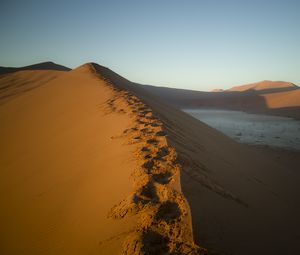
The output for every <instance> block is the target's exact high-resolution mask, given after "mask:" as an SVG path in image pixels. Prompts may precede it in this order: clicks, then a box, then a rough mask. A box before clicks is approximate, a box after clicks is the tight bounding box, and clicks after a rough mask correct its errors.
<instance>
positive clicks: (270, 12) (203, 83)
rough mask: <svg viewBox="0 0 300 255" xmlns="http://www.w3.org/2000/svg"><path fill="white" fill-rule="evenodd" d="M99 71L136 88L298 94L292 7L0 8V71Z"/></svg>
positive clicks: (238, 1) (223, 0)
mask: <svg viewBox="0 0 300 255" xmlns="http://www.w3.org/2000/svg"><path fill="white" fill-rule="evenodd" d="M42 61H54V62H57V63H59V64H62V65H66V66H69V67H72V68H73V67H76V66H79V65H81V64H83V63H85V62H91V61H93V62H97V63H99V64H101V65H105V66H107V67H109V68H111V69H113V70H114V71H116V72H118V73H119V74H121V75H123V76H125V77H126V78H128V79H130V80H132V81H136V82H139V83H144V84H153V85H161V86H171V87H178V88H189V89H197V90H211V89H213V88H228V87H231V86H233V85H237V84H244V83H249V82H255V81H260V80H265V79H270V80H285V81H291V82H294V83H296V84H298V85H300V1H299V0H294V1H292V0H269V1H268V0H252V1H249V0H235V1H234V0H198V1H197V0H195V1H189V0H181V1H177V0H159V1H158V0H157V1H156V0H147V1H146V0H135V1H133V0H126V1H125V0H122V1H114V0H107V1H99V0H98V1H88V0H86V1H76V0H74V1H63V0H61V1H57V0H51V1H50V0H49V1H48V0H39V1H31V0H26V1H25V0H19V1H16V0H2V1H1V3H0V65H1V66H23V65H28V64H33V63H37V62H42Z"/></svg>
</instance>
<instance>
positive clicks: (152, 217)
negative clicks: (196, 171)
mask: <svg viewBox="0 0 300 255" xmlns="http://www.w3.org/2000/svg"><path fill="white" fill-rule="evenodd" d="M96 68H97V66H96ZM96 68H95V64H86V65H84V66H82V67H80V69H85V70H88V71H93V72H94V73H95V74H96V75H98V77H99V79H102V80H103V79H106V83H107V84H108V85H109V86H110V88H111V89H112V90H113V91H114V92H115V94H114V96H113V97H112V98H110V99H109V100H108V101H107V105H108V106H109V110H110V111H112V112H118V113H121V114H127V115H129V116H130V118H131V119H132V120H133V122H132V123H133V125H132V126H131V127H129V128H127V129H126V130H124V132H123V134H122V136H123V137H126V138H127V142H128V143H129V144H136V145H138V146H137V149H136V151H135V153H134V155H133V156H134V157H135V158H137V160H138V162H139V165H140V167H139V168H137V169H135V170H134V172H133V173H132V178H133V181H134V192H133V193H132V194H128V196H127V197H126V198H124V199H123V200H122V201H120V203H119V204H117V205H115V206H114V207H113V208H112V209H111V211H110V213H109V217H111V218H115V219H120V218H124V217H127V216H130V215H135V214H137V215H138V223H137V226H136V228H135V230H134V231H133V232H131V233H130V234H129V235H128V236H127V238H126V240H125V242H124V243H123V253H124V254H128V255H130V254H132V255H134V254H169V253H180V254H198V253H199V252H200V248H199V247H198V246H197V245H195V244H194V241H193V235H192V226H191V215H190V211H189V207H188V204H187V201H186V199H185V198H184V196H183V194H182V192H181V186H180V173H179V172H180V171H181V166H180V165H179V164H178V162H177V155H176V152H175V149H174V148H172V147H170V146H169V145H168V142H167V140H166V138H165V136H166V133H165V131H164V130H163V123H162V122H161V121H160V120H159V119H158V118H157V117H156V116H155V115H154V114H153V112H152V110H151V109H150V108H149V107H148V106H146V105H145V104H144V103H143V102H142V101H141V100H140V99H139V98H138V97H136V96H135V95H133V94H131V93H130V92H128V91H126V90H124V89H121V88H118V87H115V86H114V84H113V83H112V82H110V80H108V79H107V78H105V77H104V76H102V75H101V72H99V71H97V69H96ZM98 70H99V67H98ZM102 70H105V69H102ZM117 138H118V137H115V139H117Z"/></svg>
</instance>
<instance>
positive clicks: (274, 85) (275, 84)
mask: <svg viewBox="0 0 300 255" xmlns="http://www.w3.org/2000/svg"><path fill="white" fill-rule="evenodd" d="M289 89H290V90H294V89H298V87H297V86H296V85H295V84H293V83H291V82H284V81H261V82H256V83H250V84H246V85H240V86H235V87H232V88H230V89H228V90H227V91H247V90H255V91H262V90H264V91H266V90H268V91H269V92H273V91H282V90H285V91H286V90H289Z"/></svg>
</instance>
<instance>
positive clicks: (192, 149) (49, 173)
mask: <svg viewBox="0 0 300 255" xmlns="http://www.w3.org/2000/svg"><path fill="white" fill-rule="evenodd" d="M38 73H39V71H33V73H31V74H30V73H27V72H26V77H27V75H28V77H27V78H26V79H29V78H30V77H29V76H30V75H33V76H34V75H37V74H38ZM10 75H11V74H6V75H3V78H1V79H0V86H3V84H2V82H3V81H4V82H5V86H6V87H10V86H12V87H14V86H17V87H18V85H16V84H14V83H13V78H12V77H11V76H10ZM47 75H48V73H47ZM5 77H6V78H5ZM3 79H4V80H3ZM43 79H44V76H43V75H42V76H39V75H38V76H36V79H33V80H31V82H30V83H28V84H27V85H26V86H29V87H30V88H32V89H30V90H20V89H18V96H17V97H14V98H12V99H11V100H8V101H6V102H5V103H3V104H2V105H0V120H1V123H2V124H1V126H0V134H2V136H3V137H2V138H1V143H0V146H1V147H0V150H1V154H0V166H1V169H2V171H1V172H0V189H1V193H0V203H1V211H0V225H1V248H0V251H1V253H3V254H120V253H121V254H127V255H129V254H130V255H131V254H132V255H134V254H158V255H159V254H206V253H207V252H206V248H207V249H208V251H209V253H210V254H238V255H248V254H298V253H300V248H299V244H298V243H299V237H300V230H299V226H300V220H299V214H300V207H299V192H300V190H299V181H300V175H299V172H297V171H292V170H291V169H287V168H286V166H285V165H281V164H278V163H277V162H275V161H274V160H273V158H272V157H270V156H269V155H267V154H266V153H264V152H261V151H259V152H257V151H256V150H254V149H251V148H248V147H247V146H244V145H241V144H238V143H236V142H234V141H233V140H231V139H229V138H228V137H227V136H225V135H223V134H221V133H220V132H218V131H216V130H214V129H212V128H210V127H209V126H207V125H205V124H204V123H202V122H200V121H198V120H196V119H194V118H193V117H191V116H189V115H188V114H185V113H184V112H182V111H181V110H180V109H178V105H181V106H182V105H186V104H187V102H188V100H190V101H191V102H192V105H194V106H195V105H197V102H198V101H199V98H201V100H202V99H203V98H204V96H205V97H207V98H209V99H207V100H217V99H218V97H215V96H214V95H213V94H224V95H225V94H226V93H228V95H230V96H229V98H230V97H231V96H233V95H234V94H240V93H243V92H226V93H223V92H221V93H210V92H206V93H204V92H191V91H187V90H174V89H168V88H156V87H151V86H143V85H140V84H137V83H133V82H131V81H129V80H127V79H125V78H123V77H122V76H120V75H118V74H116V73H115V72H113V71H112V70H110V69H108V68H106V67H103V66H100V65H97V64H94V63H89V64H85V65H83V66H80V67H78V68H76V69H74V70H72V71H69V72H62V74H61V75H59V76H57V77H55V78H53V79H52V80H50V81H48V82H45V83H43V85H42V86H38V85H37V84H38V83H39V82H40V80H43ZM7 89H8V91H13V89H11V90H10V89H9V88H7ZM296 91H298V90H295V91H286V92H279V93H277V94H278V95H279V94H281V93H290V94H286V95H284V94H283V97H284V98H286V97H289V98H290V99H289V100H287V101H290V100H292V99H293V98H294V94H293V93H292V92H296ZM240 95H244V94H240ZM297 97H298V95H296V96H295V98H297ZM274 98H275V97H272V100H273V99H274ZM185 100H186V101H185ZM224 100H225V101H226V100H228V99H224ZM270 100H271V99H270ZM274 100H275V99H274ZM277 100H280V101H281V100H282V99H280V98H278V99H277ZM293 100H294V99H293ZM225 101H223V102H225ZM241 101H243V100H241ZM296 101H297V99H295V102H296ZM205 102H208V101H205ZM215 102H217V101H215ZM270 102H271V101H270ZM274 104H276V100H275V103H274ZM174 106H175V107H174ZM194 241H195V243H196V244H195V243H194ZM200 247H201V248H200ZM203 247H204V248H203Z"/></svg>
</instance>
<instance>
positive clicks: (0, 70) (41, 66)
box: [0, 62, 71, 75]
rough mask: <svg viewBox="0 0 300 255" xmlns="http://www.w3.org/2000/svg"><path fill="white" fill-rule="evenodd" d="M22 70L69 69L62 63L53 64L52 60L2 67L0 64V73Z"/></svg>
mask: <svg viewBox="0 0 300 255" xmlns="http://www.w3.org/2000/svg"><path fill="white" fill-rule="evenodd" d="M24 70H55V71H70V70H71V69H70V68H68V67H65V66H62V65H58V64H55V63H53V62H42V63H38V64H34V65H29V66H23V67H3V66H0V75H1V74H7V73H14V72H18V71H24Z"/></svg>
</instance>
